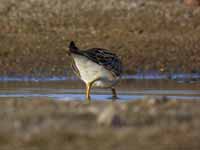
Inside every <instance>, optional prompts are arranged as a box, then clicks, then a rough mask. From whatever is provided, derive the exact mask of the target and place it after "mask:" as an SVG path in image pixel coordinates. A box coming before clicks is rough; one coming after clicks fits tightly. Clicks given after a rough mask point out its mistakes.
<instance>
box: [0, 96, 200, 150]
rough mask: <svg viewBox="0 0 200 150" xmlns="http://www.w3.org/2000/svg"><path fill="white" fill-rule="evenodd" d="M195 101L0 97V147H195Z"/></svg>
mask: <svg viewBox="0 0 200 150" xmlns="http://www.w3.org/2000/svg"><path fill="white" fill-rule="evenodd" d="M199 106H200V103H199V102H198V101H187V100H185V101H178V100H167V99H165V98H161V99H155V98H146V99H144V100H138V101H133V102H109V101H101V102H100V101H99V102H92V104H91V105H85V104H83V102H81V101H68V102H64V101H52V100H49V99H41V98H34V99H33V98H26V99H25V98H13V99H12V98H10V99H9V98H6V99H1V101H0V121H1V124H0V149H2V150H4V149H5V150H9V149H16V150H22V149H30V150H33V149H37V150H44V149H48V150H55V149H60V150H64V149H68V150H70V149H80V150H90V149H91V150H92V149H97V150H102V149H109V150H112V149H113V150H114V149H115V150H116V149H117V150H118V149H119V150H121V149H126V150H129V149H130V150H138V149H143V150H169V149H170V150H180V149H190V150H197V149H199V148H200V143H199V140H200V134H199V130H200V117H199V116H200V110H199Z"/></svg>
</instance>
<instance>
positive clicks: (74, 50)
mask: <svg viewBox="0 0 200 150" xmlns="http://www.w3.org/2000/svg"><path fill="white" fill-rule="evenodd" d="M68 48H69V52H70V53H77V52H78V51H79V48H78V47H76V45H75V43H74V41H71V42H70V43H69V46H68Z"/></svg>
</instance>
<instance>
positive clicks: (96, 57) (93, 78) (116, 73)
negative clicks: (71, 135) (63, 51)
mask: <svg viewBox="0 0 200 150" xmlns="http://www.w3.org/2000/svg"><path fill="white" fill-rule="evenodd" d="M68 48H69V51H68V55H69V56H71V58H72V63H71V67H72V70H73V72H74V73H75V74H76V75H77V76H78V77H79V78H80V79H81V80H82V81H83V82H84V83H85V85H86V101H85V102H86V103H87V104H90V103H91V96H90V91H91V88H92V87H99V88H110V89H111V91H112V98H113V100H116V99H117V93H116V89H115V85H116V84H117V83H118V81H119V80H120V79H121V75H122V69H123V68H122V62H121V60H120V59H119V57H118V56H117V55H116V54H115V53H113V52H111V51H110V50H107V49H103V48H90V49H86V50H81V49H79V48H78V47H77V46H76V45H75V42H74V41H71V42H70V43H69V46H68Z"/></svg>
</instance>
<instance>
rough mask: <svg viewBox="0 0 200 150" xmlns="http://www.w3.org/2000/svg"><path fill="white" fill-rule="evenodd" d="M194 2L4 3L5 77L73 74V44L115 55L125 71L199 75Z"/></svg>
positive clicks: (0, 42)
mask: <svg viewBox="0 0 200 150" xmlns="http://www.w3.org/2000/svg"><path fill="white" fill-rule="evenodd" d="M198 5H199V1H195V0H192V1H191V0H166V1H164V0H101V1H98V0H84V1H82V0H0V75H37V76H49V75H66V72H68V73H69V74H71V71H70V69H68V68H69V62H70V58H69V57H67V56H66V50H67V46H68V43H69V41H70V40H74V41H75V42H76V43H77V45H78V46H79V47H80V48H82V49H85V48H91V47H102V48H107V49H111V50H113V51H114V52H116V53H117V54H118V55H119V56H120V57H121V58H122V60H123V64H124V66H125V73H135V72H136V71H138V70H140V71H148V70H156V71H160V72H199V68H200V42H199V39H200V8H199V7H198Z"/></svg>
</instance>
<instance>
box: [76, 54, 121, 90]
mask: <svg viewBox="0 0 200 150" xmlns="http://www.w3.org/2000/svg"><path fill="white" fill-rule="evenodd" d="M73 57H74V61H75V64H76V66H77V68H78V70H79V72H80V75H81V79H82V80H83V81H84V82H85V83H86V84H87V83H90V82H92V81H94V80H96V79H98V80H97V81H95V82H94V84H93V86H97V87H111V86H113V85H114V84H116V83H117V78H116V77H115V76H114V75H113V74H112V73H111V72H110V71H108V70H107V69H105V68H104V67H103V66H101V65H98V64H97V63H95V62H93V61H91V60H88V59H87V58H85V57H83V56H80V55H75V54H73Z"/></svg>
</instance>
